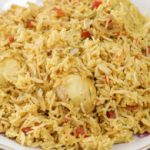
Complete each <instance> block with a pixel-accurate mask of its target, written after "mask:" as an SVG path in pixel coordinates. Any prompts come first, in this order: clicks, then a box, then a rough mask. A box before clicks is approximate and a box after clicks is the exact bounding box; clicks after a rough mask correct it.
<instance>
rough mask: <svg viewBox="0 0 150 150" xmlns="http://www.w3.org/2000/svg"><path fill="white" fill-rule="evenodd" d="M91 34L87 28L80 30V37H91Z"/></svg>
mask: <svg viewBox="0 0 150 150" xmlns="http://www.w3.org/2000/svg"><path fill="white" fill-rule="evenodd" d="M91 36H92V35H91V33H90V32H89V31H88V30H86V29H84V30H82V32H81V37H82V38H91Z"/></svg>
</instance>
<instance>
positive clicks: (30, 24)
mask: <svg viewBox="0 0 150 150" xmlns="http://www.w3.org/2000/svg"><path fill="white" fill-rule="evenodd" d="M26 27H27V28H33V27H34V25H33V22H32V21H31V20H29V21H27V23H26Z"/></svg>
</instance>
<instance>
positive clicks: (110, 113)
mask: <svg viewBox="0 0 150 150" xmlns="http://www.w3.org/2000/svg"><path fill="white" fill-rule="evenodd" d="M106 115H107V117H108V118H110V119H115V118H116V113H115V111H114V110H110V111H107V113H106Z"/></svg>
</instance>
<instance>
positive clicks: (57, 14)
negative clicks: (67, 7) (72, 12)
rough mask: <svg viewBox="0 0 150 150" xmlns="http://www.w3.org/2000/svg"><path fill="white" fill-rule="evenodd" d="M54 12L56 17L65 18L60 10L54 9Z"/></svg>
mask: <svg viewBox="0 0 150 150" xmlns="http://www.w3.org/2000/svg"><path fill="white" fill-rule="evenodd" d="M54 10H55V12H56V17H58V18H61V17H63V16H65V13H64V12H63V11H62V9H60V8H54Z"/></svg>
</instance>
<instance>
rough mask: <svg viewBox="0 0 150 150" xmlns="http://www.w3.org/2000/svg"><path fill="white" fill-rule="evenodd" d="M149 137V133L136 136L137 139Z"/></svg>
mask: <svg viewBox="0 0 150 150" xmlns="http://www.w3.org/2000/svg"><path fill="white" fill-rule="evenodd" d="M149 135H150V133H148V132H144V133H143V134H138V135H137V136H138V137H139V138H144V137H147V136H149Z"/></svg>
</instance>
